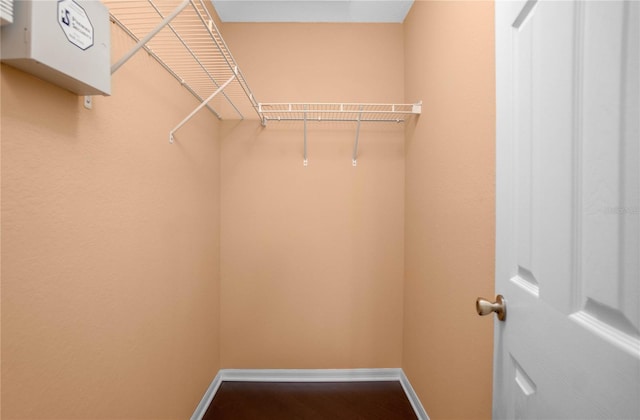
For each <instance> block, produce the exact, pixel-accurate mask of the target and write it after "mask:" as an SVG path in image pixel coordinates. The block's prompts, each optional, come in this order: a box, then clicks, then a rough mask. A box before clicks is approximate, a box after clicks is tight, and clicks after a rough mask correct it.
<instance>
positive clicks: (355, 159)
mask: <svg viewBox="0 0 640 420" xmlns="http://www.w3.org/2000/svg"><path fill="white" fill-rule="evenodd" d="M361 119H362V107H360V112H359V113H358V125H357V126H356V143H355V144H354V145H353V158H352V160H351V161H352V163H353V166H356V165H357V164H358V139H359V138H360V122H361Z"/></svg>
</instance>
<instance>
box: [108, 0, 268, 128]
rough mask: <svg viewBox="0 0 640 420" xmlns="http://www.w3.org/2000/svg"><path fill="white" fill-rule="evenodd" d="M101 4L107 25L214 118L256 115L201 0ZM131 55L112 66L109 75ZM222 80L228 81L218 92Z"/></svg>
mask: <svg viewBox="0 0 640 420" xmlns="http://www.w3.org/2000/svg"><path fill="white" fill-rule="evenodd" d="M103 2H104V3H105V4H106V6H107V7H108V8H109V12H110V14H111V20H112V21H113V22H114V23H115V24H117V25H118V26H119V27H121V28H122V29H123V30H124V31H125V32H126V33H128V34H129V35H130V36H131V37H132V38H133V39H134V40H136V41H137V42H139V44H141V45H140V48H144V49H145V50H146V51H147V53H149V54H150V55H151V56H152V57H153V58H155V59H156V60H157V61H158V62H159V63H160V64H161V65H162V66H163V67H164V68H165V69H166V70H167V71H168V72H169V73H170V74H172V75H173V76H174V77H175V78H176V79H177V80H178V81H179V82H180V83H181V84H182V85H183V86H184V87H185V88H186V89H187V90H189V92H191V93H192V94H193V95H194V96H195V97H196V98H197V99H198V100H199V101H200V102H201V103H203V104H204V105H203V106H207V107H208V108H209V109H210V110H211V111H212V112H214V113H215V115H216V116H217V117H218V118H220V119H244V118H245V115H246V114H247V113H252V112H257V111H258V102H257V100H256V99H255V97H254V95H253V93H252V91H251V89H250V88H249V85H248V84H247V81H246V80H245V78H244V76H243V74H242V72H241V71H240V69H239V68H238V65H237V63H236V61H235V59H234V58H233V55H232V54H231V52H230V51H229V48H228V47H227V44H226V43H225V41H224V39H223V38H222V36H221V35H220V31H219V30H218V28H217V27H216V25H215V23H214V21H213V18H212V17H211V13H210V12H209V10H208V9H207V7H206V6H205V4H204V2H203V1H202V0H184V1H182V2H181V3H180V4H177V3H176V2H168V1H163V0H126V1H123V0H103ZM176 6H177V7H176ZM145 41H146V42H145ZM138 49H139V48H138ZM134 50H135V51H132V53H130V54H127V55H126V56H125V57H123V58H122V59H121V60H119V61H118V62H116V63H115V64H114V65H113V66H112V73H113V72H115V71H116V70H117V69H118V68H119V67H120V66H121V65H122V64H124V62H126V61H127V60H128V59H129V58H130V57H131V56H132V55H133V54H135V52H136V51H137V49H134ZM228 80H232V81H231V82H230V83H229V84H228V85H227V86H225V87H224V89H220V87H221V86H223V85H224V84H225V82H226V81H228ZM215 92H218V93H219V95H213V94H214V93H215ZM208 98H209V101H207V103H205V101H206V100H207V99H208ZM258 116H259V117H260V114H258ZM174 131H175V130H174Z"/></svg>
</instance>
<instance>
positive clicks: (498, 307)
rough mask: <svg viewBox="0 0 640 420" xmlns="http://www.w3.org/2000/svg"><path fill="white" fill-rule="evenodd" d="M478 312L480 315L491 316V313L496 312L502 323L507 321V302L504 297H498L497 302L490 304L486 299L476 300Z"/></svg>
mask: <svg viewBox="0 0 640 420" xmlns="http://www.w3.org/2000/svg"><path fill="white" fill-rule="evenodd" d="M476 311H478V315H481V316H483V315H489V314H490V313H491V312H495V313H496V315H498V319H499V320H500V321H504V320H505V319H507V302H506V301H505V300H504V297H502V295H498V296H496V301H495V302H489V301H488V300H486V299H485V298H480V297H479V298H478V299H476Z"/></svg>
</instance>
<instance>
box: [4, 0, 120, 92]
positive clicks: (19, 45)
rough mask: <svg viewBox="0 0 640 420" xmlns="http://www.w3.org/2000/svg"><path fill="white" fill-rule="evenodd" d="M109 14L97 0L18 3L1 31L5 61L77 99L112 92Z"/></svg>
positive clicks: (16, 2)
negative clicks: (9, 21) (9, 20)
mask: <svg viewBox="0 0 640 420" xmlns="http://www.w3.org/2000/svg"><path fill="white" fill-rule="evenodd" d="M110 30H111V28H110V24H109V10H108V9H107V7H106V6H105V5H104V4H102V3H101V2H100V1H97V0H59V1H56V0H19V1H15V2H14V3H13V23H9V24H6V25H3V26H2V27H1V28H0V39H1V49H0V58H1V60H2V62H3V63H6V64H8V65H10V66H12V67H16V68H18V69H20V70H23V71H25V72H27V73H31V74H33V75H34V76H36V77H39V78H41V79H43V80H46V81H48V82H51V83H54V84H56V85H58V86H60V87H62V88H64V89H67V90H69V91H71V92H73V93H75V94H77V95H110V94H111V32H110Z"/></svg>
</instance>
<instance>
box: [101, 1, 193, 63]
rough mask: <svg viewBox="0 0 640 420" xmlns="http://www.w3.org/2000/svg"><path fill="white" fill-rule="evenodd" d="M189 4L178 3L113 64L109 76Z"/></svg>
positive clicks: (184, 2)
mask: <svg viewBox="0 0 640 420" xmlns="http://www.w3.org/2000/svg"><path fill="white" fill-rule="evenodd" d="M190 2H191V0H183V2H182V3H180V5H178V7H176V8H175V10H174V11H173V12H171V14H170V15H167V17H166V18H164V20H163V21H162V22H160V23H159V24H158V26H156V27H155V28H154V29H153V30H152V31H151V32H149V33H148V34H147V36H145V37H144V38H142V39H141V40H140V41H138V43H137V44H136V46H135V47H133V48H132V49H131V51H129V52H128V53H126V54H125V55H124V57H122V58H121V59H120V60H118V61H117V62H116V63H114V64H113V65H112V66H111V74H113V73H115V72H116V70H118V69H119V68H120V67H122V65H123V64H124V63H126V62H127V61H129V59H130V58H131V57H133V56H134V55H135V53H137V52H138V51H140V49H141V48H142V47H144V46H145V45H146V44H147V42H149V41H150V40H151V38H153V37H154V36H156V34H157V33H158V32H160V31H161V30H162V29H163V28H164V27H165V26H167V25H168V24H169V22H171V21H172V20H173V18H175V17H176V16H178V14H180V12H182V11H183V10H184V8H185V7H187V5H188V4H189V3H190Z"/></svg>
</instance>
